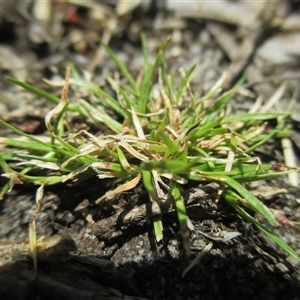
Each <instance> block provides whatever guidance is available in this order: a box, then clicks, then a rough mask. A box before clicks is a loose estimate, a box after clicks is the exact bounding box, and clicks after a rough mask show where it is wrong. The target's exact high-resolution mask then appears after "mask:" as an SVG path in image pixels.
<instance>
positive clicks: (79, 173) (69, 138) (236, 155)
mask: <svg viewBox="0 0 300 300" xmlns="http://www.w3.org/2000/svg"><path fill="white" fill-rule="evenodd" d="M165 47H166V44H165V45H163V46H162V48H161V50H160V51H159V53H158V54H157V56H156V57H155V60H154V63H153V64H150V63H149V61H148V54H147V49H146V42H145V39H143V54H144V60H145V61H144V64H143V70H142V77H141V80H140V81H139V82H138V83H137V81H136V79H135V78H133V77H132V75H131V74H130V72H129V71H128V69H127V68H126V67H125V66H124V65H123V64H122V62H121V61H120V60H119V59H118V57H117V56H116V55H115V54H114V53H113V51H112V50H111V49H110V48H109V47H108V46H105V48H106V50H107V52H108V53H109V55H110V57H111V59H113V60H114V62H115V63H116V65H117V67H118V69H119V71H120V74H121V76H123V77H124V78H126V79H127V84H122V85H120V84H119V82H118V81H117V80H114V79H113V78H109V79H108V81H109V83H110V85H111V87H112V88H113V90H114V92H115V97H113V96H111V94H109V93H107V92H106V91H104V90H103V89H101V88H100V87H99V86H97V85H95V84H93V83H91V82H87V81H84V80H82V79H81V78H80V76H79V74H78V73H77V71H76V70H75V69H74V68H72V79H71V81H70V84H74V85H76V86H79V87H81V88H84V89H88V90H89V91H90V92H91V93H92V95H93V103H90V102H88V101H85V100H80V101H79V102H78V103H70V102H69V101H68V99H67V94H68V84H69V77H70V74H69V72H68V73H67V76H66V83H65V87H64V90H63V93H62V97H61V99H59V98H57V97H54V96H53V95H50V94H48V93H46V92H44V91H41V90H39V89H37V88H35V87H33V86H31V85H29V84H27V83H24V82H21V81H18V80H16V79H14V78H10V77H9V78H8V80H10V81H11V82H14V83H15V84H17V85H20V86H22V87H24V88H25V89H27V90H28V91H31V92H33V93H36V94H37V95H39V96H42V97H44V98H46V99H47V100H49V101H51V102H53V103H55V104H56V105H57V106H56V108H55V109H53V110H52V111H50V112H49V113H48V115H47V117H46V126H47V129H48V131H49V134H50V138H49V140H48V141H45V140H41V139H39V138H37V137H35V136H32V135H27V134H25V133H23V132H21V131H19V130H18V129H16V128H14V127H12V126H11V125H9V124H8V123H6V122H4V121H2V120H0V123H1V124H2V125H3V126H5V127H7V128H9V129H11V130H12V131H14V132H15V133H17V134H18V135H20V137H22V138H20V139H18V138H15V139H13V138H6V139H3V140H2V143H5V144H6V145H7V146H12V147H16V148H23V149H26V150H27V153H28V154H24V153H18V152H16V153H13V154H2V155H1V156H0V165H1V167H2V168H3V170H4V172H5V176H7V177H8V178H10V188H12V187H13V185H14V184H20V183H23V182H33V183H35V184H38V185H40V188H39V189H38V191H37V195H36V201H37V210H36V213H38V211H39V206H40V204H39V203H40V201H41V199H42V196H43V190H44V188H45V186H47V185H53V184H57V183H60V182H66V181H68V180H78V179H84V178H89V177H90V176H98V177H99V178H100V180H101V179H103V178H118V179H120V180H121V181H123V183H122V184H120V185H119V186H118V187H117V188H116V189H115V190H113V191H110V192H109V195H114V194H118V193H121V192H123V191H126V190H130V189H132V188H134V187H135V186H136V185H137V184H138V183H139V182H141V181H142V183H143V185H144V187H145V189H146V190H147V192H148V194H149V201H151V202H154V203H158V204H159V203H160V202H161V201H164V199H166V197H172V198H173V199H174V204H175V207H176V211H177V216H178V221H179V224H180V231H181V234H182V237H183V244H184V247H185V250H186V253H187V254H188V253H189V251H190V239H189V227H188V215H187V213H186V208H185V204H184V201H183V198H182V191H183V189H184V185H185V184H187V183H188V182H190V181H198V182H218V183H220V185H221V189H220V191H219V196H220V197H221V198H222V200H224V201H226V202H227V203H228V204H229V205H231V206H232V207H233V208H234V209H235V210H236V211H237V212H238V213H239V214H240V215H241V216H242V217H243V218H245V219H246V220H248V221H250V222H251V223H252V224H254V225H255V226H256V227H257V228H258V229H259V230H260V231H262V232H263V233H264V234H266V235H267V236H268V237H269V238H270V239H272V240H273V241H274V242H275V243H277V244H278V245H279V246H280V247H281V248H283V249H284V250H285V251H286V252H288V253H289V254H290V255H292V256H293V257H295V258H296V259H297V260H298V261H300V257H299V256H298V255H297V254H296V252H295V251H294V250H293V249H291V248H290V247H289V246H288V245H287V244H286V243H285V242H284V241H283V240H282V239H281V238H280V237H278V236H276V235H275V234H274V233H273V232H272V231H270V230H269V229H267V228H266V227H265V226H263V224H262V223H261V222H260V221H259V220H258V219H256V218H255V217H253V216H252V215H251V214H250V212H251V211H252V212H255V213H257V214H260V215H261V216H263V217H264V218H265V219H266V220H267V221H268V222H269V223H270V224H271V225H272V226H277V225H278V221H277V219H276V216H275V215H274V214H273V212H272V211H270V210H269V209H268V207H267V206H265V205H264V204H263V203H262V202H261V201H260V200H259V199H258V198H256V197H255V196H254V195H253V194H251V193H250V192H249V191H248V190H247V189H246V188H245V187H244V186H243V183H244V182H249V181H256V180H263V179H270V178H273V177H277V176H281V175H283V174H287V173H289V172H291V171H294V170H290V169H289V168H279V166H273V165H271V164H262V163H261V162H260V160H259V159H258V158H257V157H253V154H252V153H253V151H254V150H255V149H256V148H257V147H259V146H260V145H262V144H263V143H264V142H266V141H267V140H268V139H269V138H271V137H276V136H281V135H283V134H284V129H285V128H284V124H285V123H284V122H285V119H286V117H288V115H289V114H288V113H280V112H279V113H278V112H267V113H243V114H239V115H233V116H228V115H226V113H225V109H224V108H225V107H226V106H227V105H228V103H229V102H230V100H231V99H232V98H233V97H234V95H235V94H236V92H237V91H238V89H239V87H240V85H241V83H242V82H243V80H242V79H241V81H240V82H239V83H238V84H237V85H236V86H235V87H234V88H232V89H231V90H229V91H226V92H223V93H222V89H221V87H222V82H223V79H224V78H221V79H220V80H219V81H218V82H217V83H216V84H215V86H214V87H213V88H212V89H211V90H210V91H209V92H208V93H207V94H206V95H205V96H204V97H201V98H200V99H198V98H197V97H196V96H195V95H194V93H193V91H192V88H191V81H192V74H193V71H194V69H195V68H196V66H193V67H192V68H190V69H189V70H187V72H186V73H184V72H181V74H182V78H181V82H180V83H179V85H178V86H175V85H174V78H172V77H171V76H169V75H168V73H167V68H166V66H165V64H164V57H163V52H164V49H165ZM68 70H69V69H68ZM68 111H72V112H76V113H77V114H78V115H80V116H82V117H84V118H86V119H87V120H88V122H91V123H93V124H94V125H95V126H98V127H99V128H100V129H101V131H102V132H103V134H101V135H99V136H95V135H93V134H92V133H90V132H87V131H80V132H77V133H73V132H72V128H70V127H69V125H68V124H69V123H68V115H67V112H68ZM116 116H117V117H116ZM279 117H280V122H278V125H277V127H276V128H274V129H273V130H272V131H271V132H267V131H266V130H265V128H266V126H265V125H266V122H268V121H269V120H273V119H277V118H279ZM119 120H121V121H119ZM37 153H38V154H37ZM20 159H21V160H22V161H23V164H24V165H26V167H24V169H23V170H22V171H21V172H16V171H14V170H12V169H11V168H10V167H9V166H8V164H7V163H6V162H7V161H11V160H18V161H20ZM35 169H39V170H40V169H43V170H44V175H41V176H34V175H32V174H33V173H32V172H33V171H34V170H35ZM278 169H280V170H278ZM51 170H55V174H56V175H55V176H52V175H51ZM57 174H58V175H57ZM7 189H8V188H7V187H6V188H5V189H3V191H2V195H3V193H4V192H5V191H6V190H7ZM106 196H107V194H106V195H104V196H103V197H101V198H99V199H98V200H97V203H99V202H101V201H102V199H103V198H105V197H106ZM199 200H201V199H199ZM34 219H35V217H34V218H33V219H32V222H31V229H30V233H31V240H32V244H33V246H32V247H33V248H32V252H33V253H35V248H34V241H35V222H34ZM152 219H153V226H154V231H155V236H156V239H157V240H158V241H160V240H162V237H163V230H162V228H163V226H162V223H163V215H162V214H157V215H155V216H153V217H152Z"/></svg>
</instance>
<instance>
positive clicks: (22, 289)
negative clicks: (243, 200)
mask: <svg viewBox="0 0 300 300" xmlns="http://www.w3.org/2000/svg"><path fill="white" fill-rule="evenodd" d="M107 2H110V4H107V3H105V1H98V2H97V1H87V2H86V3H85V4H78V3H75V2H74V3H73V1H66V2H56V1H53V2H51V1H49V6H47V4H45V2H41V3H44V5H42V4H41V6H40V4H37V3H29V2H28V3H27V2H26V3H25V2H23V1H20V2H18V1H15V2H13V1H11V2H5V5H6V6H7V7H5V10H2V11H1V12H0V76H1V80H0V87H1V89H0V115H1V118H2V119H3V120H5V121H7V122H9V123H10V124H12V125H14V126H16V127H18V128H19V129H21V130H23V131H25V132H27V133H30V134H36V135H42V134H44V132H45V125H44V117H45V115H46V114H47V112H48V111H49V110H50V109H51V108H53V105H52V104H49V103H48V102H46V101H45V100H44V99H41V98H39V97H37V96H35V95H33V94H30V93H29V92H26V91H24V90H22V89H21V88H19V87H17V86H15V85H13V84H11V83H9V82H8V81H7V80H6V76H12V77H16V78H17V79H19V80H23V81H26V82H29V83H31V84H33V85H34V86H36V87H39V88H42V89H45V90H47V91H50V92H52V93H53V94H55V95H57V96H59V95H60V93H61V80H62V79H63V76H64V72H65V67H66V65H67V64H69V63H72V64H74V65H75V66H76V67H77V69H78V70H79V71H80V72H82V74H84V76H86V78H92V79H93V81H94V82H95V83H97V84H99V85H100V86H102V87H105V85H106V84H107V81H106V78H107V77H108V76H111V74H114V73H116V72H117V69H116V67H115V65H114V64H113V62H112V61H111V60H110V59H109V58H108V55H107V53H105V51H104V49H103V47H102V46H101V45H100V44H99V43H100V41H104V42H105V43H108V44H109V45H110V46H111V48H112V49H113V50H114V51H115V53H116V54H117V55H118V57H119V58H120V59H121V60H122V61H123V62H124V63H125V64H126V65H127V66H128V67H129V69H130V71H131V72H132V74H133V75H134V76H135V77H137V76H138V75H139V72H140V70H141V64H142V51H141V45H140V34H141V33H144V34H145V35H146V37H147V43H148V48H149V53H150V56H151V57H154V55H155V53H156V51H157V50H158V49H159V47H160V46H161V45H162V43H163V42H164V41H166V39H167V38H168V37H171V38H172V39H171V42H170V45H169V47H168V49H167V51H166V54H165V59H166V64H167V66H168V68H169V72H170V73H173V74H177V73H178V69H179V68H180V67H182V68H184V70H188V69H189V68H190V67H191V66H192V65H193V64H197V68H196V72H195V75H194V80H193V82H194V84H193V88H194V89H195V90H196V92H197V93H198V95H199V96H201V95H204V94H205V93H206V92H207V91H208V90H209V89H210V88H211V87H212V85H213V84H214V83H215V82H216V80H217V79H218V78H219V77H220V75H221V74H222V72H224V71H225V70H227V72H228V74H229V76H228V78H227V81H226V83H225V85H224V88H225V89H228V88H230V87H231V86H232V85H233V84H234V83H235V81H236V80H237V79H238V78H239V76H240V75H241V74H243V73H244V72H245V71H246V72H247V74H248V79H247V84H248V86H250V87H251V94H250V95H248V97H247V98H245V97H244V95H238V96H237V97H235V99H234V100H233V102H232V103H231V104H230V106H229V107H228V110H229V111H232V112H239V111H247V110H249V109H250V108H251V107H253V105H254V103H257V102H255V100H256V99H257V98H258V97H260V98H261V103H260V105H261V107H262V108H263V109H267V108H266V107H265V106H264V105H265V103H268V100H269V99H270V97H271V96H273V95H274V93H275V92H276V91H277V90H278V87H279V86H281V84H282V83H283V82H285V89H284V92H283V94H282V97H281V100H280V103H279V107H280V109H283V110H284V109H285V107H286V105H287V103H288V101H289V100H290V99H291V98H293V97H294V98H295V99H297V100H298V98H299V84H298V83H299V79H300V74H299V57H298V56H297V55H298V53H299V49H298V48H300V38H298V35H299V34H298V32H297V30H298V29H299V27H300V12H299V10H298V7H297V6H298V5H297V4H296V3H292V2H282V3H280V2H278V4H277V5H274V8H272V9H266V8H263V7H262V6H261V5H263V2H262V4H252V5H251V4H249V3H248V2H247V1H245V2H244V1H240V2H237V3H236V2H230V1H229V2H228V3H227V2H225V1H220V2H219V3H218V5H216V6H215V7H210V6H209V5H208V6H205V7H204V8H203V7H202V9H199V7H197V6H195V7H193V6H192V5H196V4H195V3H194V4H193V3H190V4H189V6H190V7H188V5H186V6H185V7H184V6H181V7H180V6H178V5H179V4H178V3H177V4H176V5H175V4H174V3H173V4H172V1H169V2H168V1H164V2H158V3H157V4H155V1H153V4H152V5H150V4H148V5H146V4H142V5H138V2H137V3H136V6H134V7H128V5H129V4H128V3H129V2H128V3H127V5H126V1H121V2H120V3H121V4H122V5H121V4H120V3H119V5H117V6H116V5H115V4H112V2H111V1H107ZM163 3H164V5H163ZM224 3H225V4H224ZM226 3H227V4H226ZM247 3H248V4H247ZM221 5H222V6H221ZM224 5H225V6H224ZM226 5H229V6H226ZM230 5H234V7H235V9H233V6H230ZM243 5H244V6H243ZM245 5H250V6H249V7H248V6H247V7H246V6H245ZM245 9H246V10H245ZM253 20H254V21H253ZM298 31H299V30H298ZM298 40H299V42H298ZM297 49H298V50H297ZM43 78H46V79H48V80H50V81H51V82H52V85H49V84H47V83H45V81H43ZM178 78H179V77H178ZM54 83H55V84H54ZM70 89H71V91H70V95H69V98H70V101H71V102H72V101H76V99H79V98H81V97H88V95H85V94H84V91H82V90H80V89H78V88H76V87H72V86H71V87H70ZM245 99H247V100H245ZM297 109H298V103H297V102H296V104H295V110H294V112H295V113H294V114H293V116H292V118H291V120H290V123H291V127H292V130H291V132H292V136H291V140H292V141H293V142H294V143H293V149H294V152H295V155H296V156H295V164H298V158H297V157H298V156H299V149H298V147H299V142H298V139H299V125H298V121H299V119H298V118H297ZM74 124H75V125H74V126H78V128H82V126H88V125H86V124H84V120H81V119H76V122H74ZM11 135H12V133H10V132H8V131H7V130H6V129H4V128H1V127H0V136H1V137H6V136H11ZM0 147H2V148H0V150H1V151H15V150H14V149H7V148H4V146H2V145H1V146H0ZM282 153H283V151H282V146H281V144H280V141H279V140H271V141H270V142H268V143H267V144H266V145H265V146H264V147H263V148H261V149H259V150H258V152H257V155H258V156H259V157H260V158H261V159H262V160H263V161H266V162H276V163H284V158H283V154H282ZM298 165H299V164H298ZM0 171H1V170H0ZM1 172H2V171H1ZM5 183H6V179H5V178H4V177H1V178H0V184H1V185H2V186H3V185H4V184H5ZM112 184H114V183H113V181H111V180H99V179H98V178H92V179H89V180H88V181H84V182H80V183H78V184H76V185H75V184H73V183H67V184H59V185H57V186H54V187H49V188H47V189H46V191H45V195H44V198H43V201H42V211H41V213H40V214H39V215H38V217H37V233H38V236H53V235H59V236H61V235H63V236H69V237H71V239H72V240H73V241H74V242H75V244H76V248H77V250H75V251H74V252H72V254H71V255H63V257H60V255H58V256H56V255H54V256H53V257H51V258H50V259H49V260H47V261H43V262H40V263H39V272H38V276H37V278H36V279H35V280H33V281H30V279H32V276H33V271H32V265H31V263H30V261H28V262H27V261H22V262H19V261H14V262H10V263H7V264H3V265H2V266H1V267H0V283H1V284H0V286H1V287H0V295H1V299H23V300H25V299H272V300H273V299H300V296H299V294H300V275H299V270H300V269H299V265H298V263H297V262H296V261H295V259H294V258H292V257H290V256H288V255H287V254H286V253H284V252H283V251H282V250H280V249H278V247H277V246H276V245H275V244H274V243H272V242H271V241H269V240H268V239H267V238H266V237H265V236H263V235H262V234H261V233H259V232H258V231H257V230H256V229H255V228H254V227H253V226H252V225H251V224H248V223H246V222H245V221H244V220H242V219H241V217H239V216H238V215H237V214H236V213H235V212H234V211H233V210H232V209H231V208H230V207H228V206H227V205H226V204H225V203H223V201H222V200H220V201H219V202H218V203H215V202H214V199H215V197H214V196H215V193H216V191H217V189H218V186H215V185H207V183H203V184H202V185H200V186H193V185H190V186H189V187H188V189H187V191H186V193H187V195H189V193H190V194H191V191H195V190H196V191H197V193H198V194H199V195H200V196H201V201H200V205H198V206H197V207H195V206H191V207H190V208H188V213H189V216H190V218H191V220H192V222H193V225H194V227H195V230H194V232H193V233H192V255H191V257H190V258H186V257H185V256H184V255H183V251H182V245H181V242H180V234H179V228H178V224H177V221H176V215H175V214H174V212H170V213H167V214H166V215H165V216H164V233H165V236H164V241H163V242H162V243H156V242H155V238H154V236H153V227H152V225H151V219H150V218H148V217H147V216H145V215H143V214H142V213H141V214H140V215H139V217H135V218H131V219H130V221H128V218H129V217H128V213H129V212H130V209H129V208H132V207H135V206H138V205H143V204H145V203H147V202H148V196H147V193H146V192H145V190H144V189H143V188H142V186H137V187H136V188H135V189H134V190H133V191H129V192H126V193H124V194H122V195H120V196H118V197H115V198H114V199H113V200H111V201H103V202H101V205H95V200H96V199H97V198H99V197H100V196H101V195H103V194H104V193H105V192H106V191H107V190H109V189H110V188H111V185H112ZM294 185H295V184H294ZM247 187H248V188H249V189H251V190H252V191H253V192H254V193H256V195H258V197H260V199H262V200H263V201H265V203H266V204H267V205H268V206H269V207H271V208H275V209H278V210H281V211H284V213H285V215H286V216H287V217H288V218H289V219H291V220H300V209H299V201H300V200H299V199H300V192H299V191H300V190H299V188H298V187H297V186H294V187H292V186H291V184H290V182H288V179H287V178H280V179H276V180H275V179H274V180H269V181H266V182H260V183H258V184H255V183H253V184H251V185H248V186H247ZM35 192H36V186H34V185H19V186H15V188H14V189H13V191H12V192H10V193H8V194H6V195H5V196H4V198H3V200H2V201H1V202H0V224H1V227H0V239H1V241H8V242H10V243H16V242H17V241H19V240H20V239H21V240H22V239H24V238H26V237H27V236H28V222H29V220H30V218H31V216H32V215H33V213H34V211H35V203H34V199H35ZM86 202H88V203H89V206H88V209H89V211H88V213H89V214H90V215H92V216H93V218H94V220H95V221H96V223H95V224H91V223H90V222H89V221H88V218H87V216H86V214H85V212H84V211H83V210H78V209H77V208H78V205H81V206H82V205H83V204H84V203H86ZM275 231H276V233H277V234H279V235H280V236H282V237H283V238H284V240H285V241H287V242H288V243H289V245H290V246H291V247H292V248H293V249H295V250H297V253H298V254H300V250H299V249H300V243H299V241H298V237H299V234H297V233H295V232H293V231H291V230H290V229H287V228H284V227H280V228H277V229H275ZM228 232H235V233H239V235H238V236H236V237H234V238H232V239H228V240H226V239H224V235H225V236H226V233H228ZM210 242H211V249H210V250H209V251H208V253H207V254H206V255H205V256H204V257H203V259H202V260H201V262H200V263H198V264H196V265H195V266H194V267H193V268H192V269H191V270H190V271H189V272H187V274H186V275H185V276H182V275H183V271H184V269H185V268H186V267H187V266H188V265H189V263H190V262H191V261H192V260H193V259H194V258H195V257H197V255H198V254H199V253H200V252H201V251H202V250H203V248H204V247H205V246H206V245H208V244H209V243H210ZM71 244H72V242H71ZM0 246H1V244H0ZM69 246H70V240H68V242H65V241H62V245H60V247H61V248H59V249H67V250H68V249H69ZM71 246H72V247H70V250H74V247H75V245H73V244H72V245H71ZM73 246H74V247H73ZM27 247H28V246H27ZM0 253H1V249H0ZM55 253H56V252H55ZM0 262H1V259H0Z"/></svg>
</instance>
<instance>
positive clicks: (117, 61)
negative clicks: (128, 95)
mask: <svg viewBox="0 0 300 300" xmlns="http://www.w3.org/2000/svg"><path fill="white" fill-rule="evenodd" d="M102 45H103V47H104V48H105V49H106V51H107V52H108V54H109V56H110V57H111V58H112V60H113V61H114V62H115V64H116V66H117V67H118V68H119V70H120V72H121V73H122V74H123V75H124V76H125V78H127V80H128V81H129V83H130V85H131V88H132V89H133V91H134V92H135V93H136V94H139V87H138V86H137V84H136V82H135V80H134V78H133V77H132V76H131V74H130V73H129V72H128V68H127V67H126V66H125V65H124V64H123V63H122V62H121V60H120V59H119V58H118V56H117V55H116V54H115V53H114V52H113V51H112V50H111V49H110V47H109V46H108V45H106V44H104V43H102Z"/></svg>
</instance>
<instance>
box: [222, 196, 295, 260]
mask: <svg viewBox="0 0 300 300" xmlns="http://www.w3.org/2000/svg"><path fill="white" fill-rule="evenodd" d="M228 203H229V204H230V205H231V206H232V207H233V208H234V209H235V210H236V211H237V212H238V213H239V214H240V215H241V216H242V217H243V218H245V219H246V220H248V221H250V222H251V223H252V224H253V225H255V226H256V227H257V228H258V229H259V230H260V231H261V232H262V233H264V234H265V235H266V236H268V237H269V238H270V239H271V240H272V241H274V242H275V243H276V244H277V245H278V246H279V247H280V248H282V249H283V250H285V251H286V252H287V253H288V254H290V255H291V256H292V257H294V258H295V259H296V260H297V261H298V262H300V256H299V255H298V254H297V253H296V252H295V251H294V250H293V249H292V248H291V247H290V246H289V245H288V244H287V243H286V242H285V241H284V240H283V239H281V238H280V237H279V236H277V235H276V234H274V233H273V232H271V231H270V230H268V229H267V228H266V227H264V226H263V225H262V224H261V223H259V222H258V221H257V220H256V219H254V218H253V217H252V216H251V215H249V214H248V213H247V212H246V211H245V210H244V209H242V208H241V207H240V206H239V205H237V204H236V203H234V202H231V201H230V202H228Z"/></svg>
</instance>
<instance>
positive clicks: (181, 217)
mask: <svg viewBox="0 0 300 300" xmlns="http://www.w3.org/2000/svg"><path fill="white" fill-rule="evenodd" d="M170 189H171V195H172V197H173V199H174V201H175V207H176V212H177V217H178V221H179V226H180V232H181V235H182V241H183V246H184V249H185V252H186V255H187V256H189V255H190V252H191V241H190V234H189V228H188V225H187V222H188V217H187V213H186V208H185V205H184V201H183V199H182V196H181V193H180V190H179V187H178V185H177V183H176V182H175V181H174V180H171V181H170Z"/></svg>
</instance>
